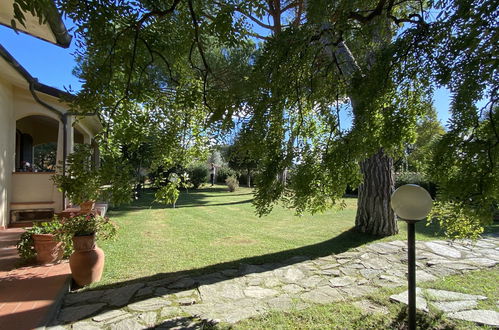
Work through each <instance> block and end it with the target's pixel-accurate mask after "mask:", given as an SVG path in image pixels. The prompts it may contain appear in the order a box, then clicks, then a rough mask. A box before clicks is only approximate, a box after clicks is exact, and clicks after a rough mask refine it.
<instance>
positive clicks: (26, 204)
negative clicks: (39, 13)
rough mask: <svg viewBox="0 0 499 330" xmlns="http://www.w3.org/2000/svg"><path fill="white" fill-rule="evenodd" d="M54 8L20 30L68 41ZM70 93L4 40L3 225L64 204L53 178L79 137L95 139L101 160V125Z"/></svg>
mask: <svg viewBox="0 0 499 330" xmlns="http://www.w3.org/2000/svg"><path fill="white" fill-rule="evenodd" d="M52 10H53V11H55V13H53V12H51V14H49V15H48V19H47V23H45V24H42V25H40V24H38V19H37V18H36V17H32V16H30V15H29V14H26V22H27V24H26V26H27V27H26V28H24V27H23V29H22V32H26V33H28V34H31V35H33V36H35V37H38V38H41V39H44V40H47V41H49V42H52V43H54V44H56V45H58V46H62V47H67V46H69V42H70V40H71V38H70V37H69V35H68V34H67V31H66V29H65V27H64V24H63V23H62V21H61V19H60V16H59V15H58V14H57V11H56V9H55V6H54V7H53V9H52ZM9 18H10V19H9ZM12 18H13V9H12V1H10V0H8V1H2V2H1V4H0V24H3V25H9V24H10V20H11V19H12ZM35 23H36V24H35ZM18 27H19V26H18ZM71 97H72V96H71V95H70V94H68V93H66V92H63V91H61V90H58V89H56V88H53V87H50V86H47V85H44V84H42V83H39V82H38V80H37V79H35V78H34V77H32V76H31V75H30V74H29V72H28V71H26V69H24V68H23V67H22V65H21V64H20V63H18V62H17V61H16V59H15V58H14V57H13V56H12V55H11V54H10V53H9V52H8V51H7V50H6V49H5V48H4V47H3V46H2V45H1V44H0V230H1V229H5V228H7V227H8V226H10V225H13V224H15V223H17V222H22V221H29V220H36V219H44V218H48V217H50V215H51V214H53V213H54V212H60V211H62V210H63V209H64V208H65V204H66V201H65V200H64V196H63V195H62V193H61V192H59V191H58V189H57V188H56V187H55V186H54V184H53V183H52V180H51V178H52V176H53V174H54V173H55V171H56V170H57V164H61V163H62V161H63V160H64V159H65V157H66V156H67V155H68V154H69V153H71V152H72V151H73V148H74V145H75V144H76V143H86V144H91V145H93V146H94V150H95V158H96V160H98V148H97V146H96V143H95V141H94V137H95V135H96V134H97V133H98V132H99V131H100V130H101V129H102V126H101V124H100V122H99V120H98V118H97V116H95V115H88V114H87V115H84V116H77V115H75V114H73V113H72V112H71V110H70V106H69V103H68V102H70V100H71Z"/></svg>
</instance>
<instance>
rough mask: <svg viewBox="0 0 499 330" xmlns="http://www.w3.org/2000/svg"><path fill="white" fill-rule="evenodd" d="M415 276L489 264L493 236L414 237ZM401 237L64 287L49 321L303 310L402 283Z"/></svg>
mask: <svg viewBox="0 0 499 330" xmlns="http://www.w3.org/2000/svg"><path fill="white" fill-rule="evenodd" d="M416 247H417V256H416V259H417V260H416V262H417V275H416V276H417V280H418V281H432V280H436V279H437V278H439V277H443V276H447V275H451V274H460V273H463V272H466V271H470V270H475V269H481V268H489V267H494V266H495V265H497V263H499V237H498V236H488V237H487V238H483V239H480V240H478V241H477V242H474V243H472V242H470V241H458V242H447V241H432V242H417V243H416ZM406 255H407V251H406V242H404V241H393V242H389V243H384V242H382V243H374V244H370V245H367V246H363V247H361V248H357V249H353V250H350V251H348V252H344V253H340V254H336V255H334V254H333V255H330V256H326V257H322V258H317V259H309V258H306V257H293V258H291V259H289V260H286V261H284V262H281V263H272V264H263V265H241V266H240V267H239V269H226V270H223V271H220V272H217V273H212V274H206V275H203V276H198V277H166V278H163V279H160V280H156V281H150V282H144V283H135V284H130V285H127V286H124V287H121V288H116V289H108V290H100V291H87V292H81V293H71V294H68V295H67V297H66V298H65V300H64V304H63V307H62V309H61V310H60V312H59V314H58V317H57V320H55V322H54V325H58V326H57V328H58V327H65V328H69V327H72V328H73V329H103V328H109V329H141V328H147V327H152V326H157V327H158V328H173V327H179V328H196V327H198V325H199V323H196V320H199V319H201V320H204V321H203V322H211V323H216V322H220V321H222V322H228V323H235V322H238V321H240V320H242V319H245V318H249V317H252V316H256V315H259V314H262V313H265V312H267V311H269V310H273V309H275V310H284V311H286V310H291V309H298V310H299V309H303V308H306V307H308V306H310V305H311V304H325V303H331V302H337V301H343V300H346V299H355V298H359V297H362V296H364V295H367V294H369V293H371V292H373V291H375V290H377V289H379V288H386V287H398V286H402V285H404V284H406V268H407V264H406V263H407V256H406Z"/></svg>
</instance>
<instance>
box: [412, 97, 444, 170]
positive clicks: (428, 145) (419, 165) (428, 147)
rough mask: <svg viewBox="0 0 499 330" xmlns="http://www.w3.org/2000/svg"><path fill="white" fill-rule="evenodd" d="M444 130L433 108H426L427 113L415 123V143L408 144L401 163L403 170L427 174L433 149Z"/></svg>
mask: <svg viewBox="0 0 499 330" xmlns="http://www.w3.org/2000/svg"><path fill="white" fill-rule="evenodd" d="M444 134H445V130H444V128H443V126H442V124H441V123H440V121H439V120H438V118H437V111H436V110H435V107H433V106H428V113H427V114H426V115H425V116H423V117H422V118H420V119H419V120H418V121H417V123H416V129H415V135H416V138H415V141H414V142H413V143H408V144H407V147H406V152H405V155H404V158H405V159H403V161H404V162H405V166H406V168H405V170H406V171H412V172H419V173H422V174H428V166H429V164H430V162H431V158H432V154H433V149H434V147H435V145H436V143H437V142H438V141H439V140H440V138H441V137H442V135H444Z"/></svg>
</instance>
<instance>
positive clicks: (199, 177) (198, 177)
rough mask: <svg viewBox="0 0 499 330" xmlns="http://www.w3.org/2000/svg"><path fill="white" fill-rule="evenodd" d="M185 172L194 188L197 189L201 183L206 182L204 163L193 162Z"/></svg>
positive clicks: (206, 173) (206, 175) (206, 170)
mask: <svg viewBox="0 0 499 330" xmlns="http://www.w3.org/2000/svg"><path fill="white" fill-rule="evenodd" d="M187 172H188V174H189V178H190V181H191V183H192V186H193V188H194V189H198V188H199V187H200V186H201V185H202V184H203V183H205V182H208V167H207V166H206V165H205V164H202V163H197V164H193V165H191V166H189V168H188V169H187Z"/></svg>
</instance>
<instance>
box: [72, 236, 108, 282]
mask: <svg viewBox="0 0 499 330" xmlns="http://www.w3.org/2000/svg"><path fill="white" fill-rule="evenodd" d="M73 247H74V250H75V251H74V252H73V254H72V255H71V257H70V258H69V267H70V268H71V273H72V276H73V280H74V281H75V282H76V284H78V285H79V286H85V285H88V284H90V283H94V282H98V281H100V279H101V276H102V271H103V270H104V251H102V249H100V248H99V247H97V245H96V244H95V235H88V236H74V237H73Z"/></svg>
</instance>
